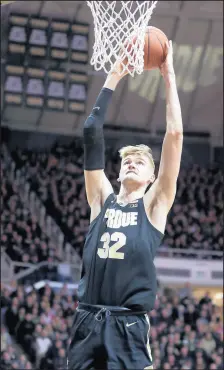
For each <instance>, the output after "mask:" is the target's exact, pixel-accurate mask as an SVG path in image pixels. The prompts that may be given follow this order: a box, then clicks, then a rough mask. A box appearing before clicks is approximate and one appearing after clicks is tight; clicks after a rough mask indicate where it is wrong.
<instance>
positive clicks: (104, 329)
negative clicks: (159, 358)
mask: <svg viewBox="0 0 224 370" xmlns="http://www.w3.org/2000/svg"><path fill="white" fill-rule="evenodd" d="M149 329H150V324H149V319H148V316H147V315H146V314H140V315H133V314H132V315H131V316H128V315H127V316H124V315H119V313H118V314H117V313H116V315H115V314H114V313H113V314H111V312H110V311H108V310H105V311H104V312H102V310H101V311H100V312H98V313H97V314H96V313H93V312H89V311H87V310H84V309H80V308H77V310H76V312H75V317H74V323H73V330H72V333H71V343H70V346H69V349H68V357H67V369H68V370H86V369H98V370H106V369H109V370H121V369H122V370H124V369H127V370H132V369H133V370H143V369H153V366H152V357H151V350H150V347H149Z"/></svg>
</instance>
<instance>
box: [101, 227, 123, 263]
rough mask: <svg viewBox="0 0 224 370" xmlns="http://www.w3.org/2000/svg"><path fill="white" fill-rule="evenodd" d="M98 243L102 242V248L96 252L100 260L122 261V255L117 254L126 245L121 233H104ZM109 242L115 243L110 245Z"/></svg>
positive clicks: (121, 253)
mask: <svg viewBox="0 0 224 370" xmlns="http://www.w3.org/2000/svg"><path fill="white" fill-rule="evenodd" d="M100 241H101V242H103V247H102V248H98V250H97V254H98V256H99V257H100V258H113V259H117V260H123V259H124V253H123V252H118V250H119V249H121V248H122V247H123V246H124V245H125V244H126V236H125V235H124V234H123V233H119V232H115V233H113V234H112V235H110V234H109V233H104V234H103V235H102V237H101V239H100ZM111 242H115V243H114V244H112V245H111Z"/></svg>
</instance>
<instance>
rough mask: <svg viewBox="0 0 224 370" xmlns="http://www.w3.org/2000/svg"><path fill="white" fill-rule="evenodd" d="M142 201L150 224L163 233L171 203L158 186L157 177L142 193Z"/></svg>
mask: <svg viewBox="0 0 224 370" xmlns="http://www.w3.org/2000/svg"><path fill="white" fill-rule="evenodd" d="M174 197H175V195H174ZM173 199H174V198H173ZM143 202H144V206H145V212H146V214H147V217H148V219H149V221H150V222H151V224H152V225H153V226H154V227H155V228H156V229H157V230H159V231H160V232H161V233H164V231H165V227H166V221H167V215H168V212H169V210H170V208H171V206H172V204H170V203H169V202H167V198H166V195H165V194H164V193H163V192H162V191H161V188H160V187H159V182H158V179H157V180H156V181H155V182H154V183H153V185H152V186H151V188H150V189H149V190H148V191H147V193H146V194H145V195H144V198H143Z"/></svg>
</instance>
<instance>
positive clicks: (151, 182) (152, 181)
mask: <svg viewBox="0 0 224 370" xmlns="http://www.w3.org/2000/svg"><path fill="white" fill-rule="evenodd" d="M155 178H156V177H155V175H154V173H153V174H152V176H151V177H150V179H149V184H153V183H154V181H155Z"/></svg>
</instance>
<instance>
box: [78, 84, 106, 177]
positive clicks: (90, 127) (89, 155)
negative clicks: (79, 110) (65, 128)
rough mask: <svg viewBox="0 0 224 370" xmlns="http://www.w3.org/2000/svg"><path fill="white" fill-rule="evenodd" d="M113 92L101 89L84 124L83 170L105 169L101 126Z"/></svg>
mask: <svg viewBox="0 0 224 370" xmlns="http://www.w3.org/2000/svg"><path fill="white" fill-rule="evenodd" d="M112 94H113V90H110V89H107V88H105V87H104V88H102V90H101V92H100V94H99V96H98V98H97V100H96V103H95V105H94V107H93V110H92V112H91V114H90V115H89V117H88V118H87V120H86V121H85V123H84V130H83V137H84V169H85V170H87V171H93V170H100V169H104V168H105V158H104V154H105V153H104V152H105V143H104V135H103V124H104V120H105V115H106V111H107V107H108V105H109V103H110V101H111V98H112Z"/></svg>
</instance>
